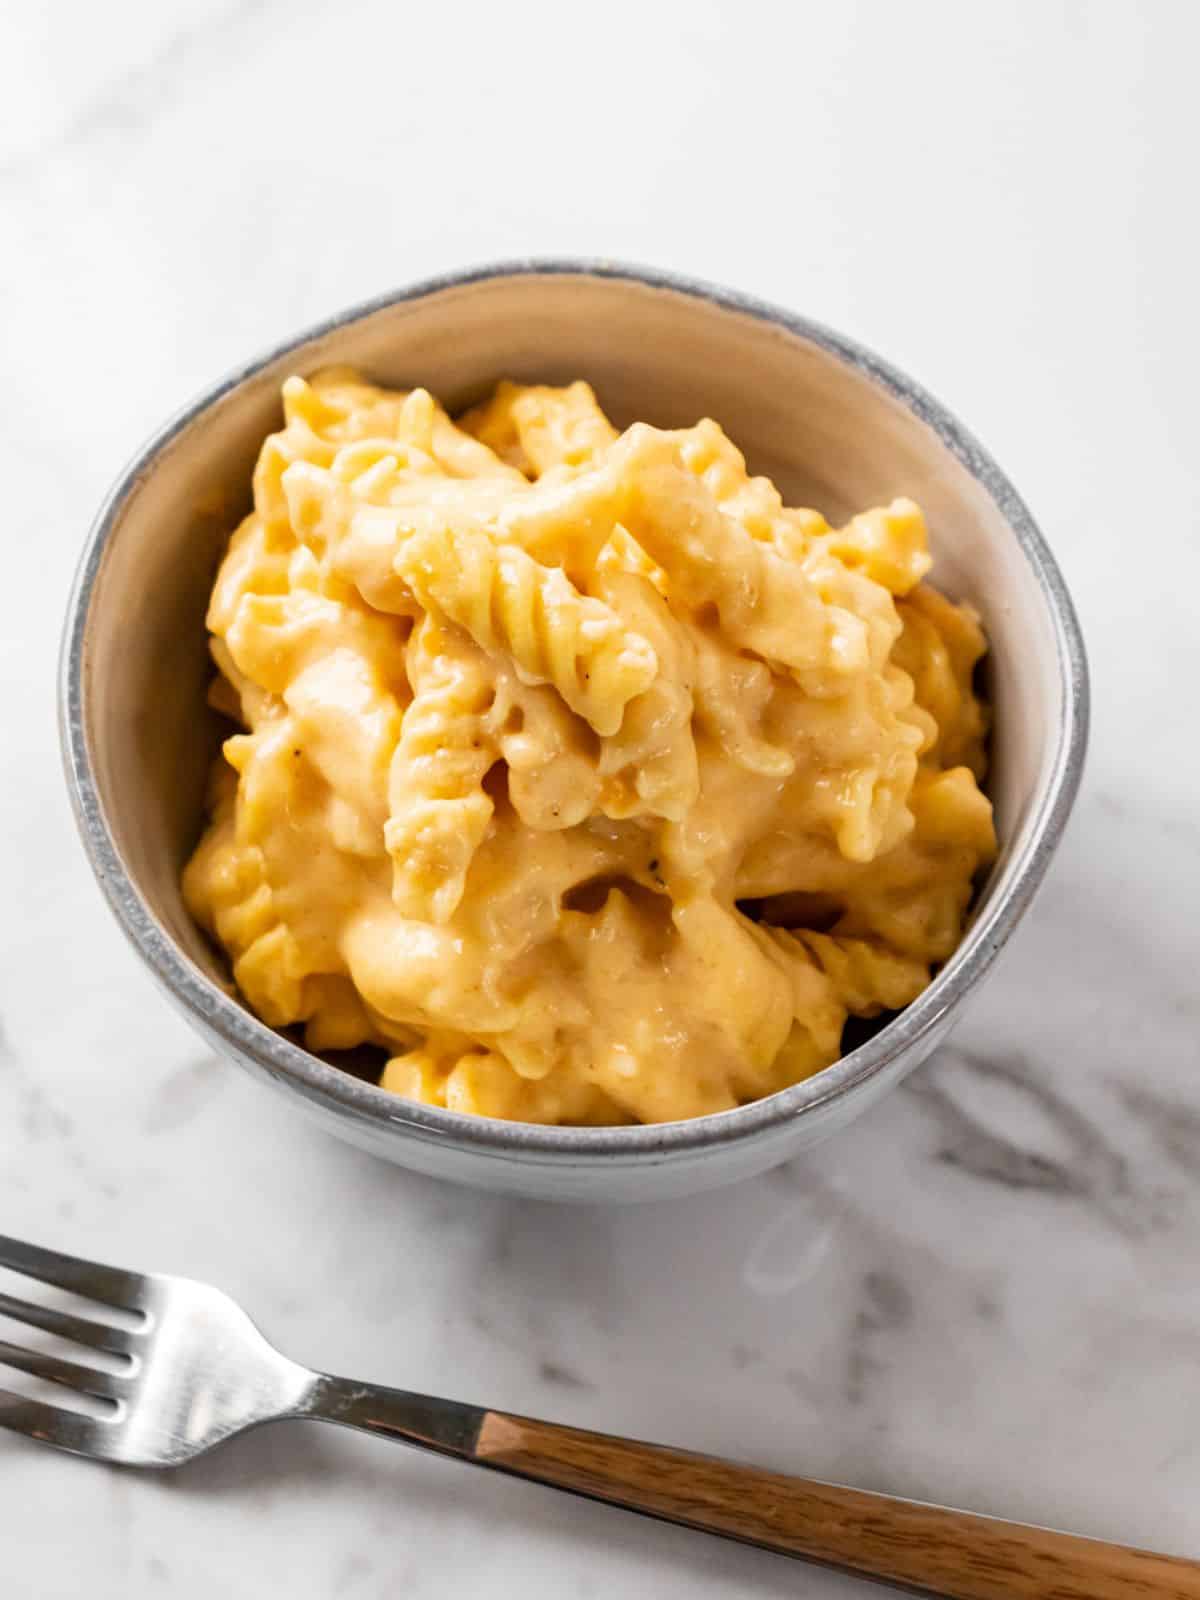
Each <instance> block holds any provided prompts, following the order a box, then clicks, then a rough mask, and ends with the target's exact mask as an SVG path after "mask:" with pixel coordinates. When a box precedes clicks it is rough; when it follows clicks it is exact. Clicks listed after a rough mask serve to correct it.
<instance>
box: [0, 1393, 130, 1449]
mask: <svg viewBox="0 0 1200 1600" xmlns="http://www.w3.org/2000/svg"><path fill="white" fill-rule="evenodd" d="M107 1426H108V1424H107V1423H104V1422H97V1421H96V1420H95V1418H94V1417H85V1416H83V1414H82V1413H81V1412H78V1411H60V1410H59V1408H58V1407H57V1406H48V1405H46V1404H45V1402H44V1401H42V1400H31V1399H29V1397H28V1396H27V1395H23V1394H13V1393H11V1392H10V1391H9V1390H8V1389H0V1428H8V1429H9V1430H10V1432H12V1433H23V1434H24V1435H25V1436H26V1438H28V1439H41V1440H42V1442H43V1443H44V1444H54V1445H57V1446H58V1447H59V1449H60V1450H74V1451H75V1452H76V1454H78V1455H84V1456H104V1455H106V1454H107V1452H106V1451H105V1449H104V1448H103V1441H104V1435H103V1434H102V1433H100V1431H99V1430H100V1429H101V1428H104V1427H107Z"/></svg>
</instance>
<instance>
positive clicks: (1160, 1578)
mask: <svg viewBox="0 0 1200 1600" xmlns="http://www.w3.org/2000/svg"><path fill="white" fill-rule="evenodd" d="M0 1266H3V1267H7V1268H9V1269H10V1270H11V1271H13V1272H17V1273H22V1274H24V1275H25V1276H27V1277H30V1278H35V1279H38V1280H40V1281H41V1282H42V1283H46V1284H50V1285H53V1286H54V1287H56V1288H58V1289H64V1290H68V1291H70V1292H71V1293H73V1294H75V1295H79V1296H83V1297H85V1298H86V1299H87V1300H89V1301H90V1302H92V1306H91V1307H90V1308H89V1309H90V1314H87V1315H81V1314H77V1313H74V1312H69V1311H65V1310H60V1309H57V1308H54V1307H51V1306H48V1305H45V1304H39V1303H38V1302H36V1301H33V1300H24V1299H19V1298H17V1297H15V1296H13V1295H10V1294H5V1293H0V1317H4V1318H7V1319H9V1320H10V1321H14V1322H18V1323H24V1324H26V1325H27V1326H29V1327H33V1328H40V1329H43V1330H44V1331H46V1332H48V1333H51V1334H55V1335H57V1336H58V1337H60V1338H62V1339H66V1340H70V1341H71V1342H72V1343H74V1344H75V1345H77V1346H78V1347H79V1349H80V1356H79V1359H78V1360H65V1359H63V1358H60V1357H58V1356H54V1355H50V1354H48V1353H47V1352H45V1351H42V1350H33V1349H28V1348H25V1347H24V1346H21V1345H17V1344H11V1343H7V1342H3V1341H0V1365H4V1366H8V1367H10V1368H15V1369H17V1370H19V1371H22V1372H26V1373H29V1374H31V1375H32V1376H34V1377H36V1378H40V1379H43V1380H47V1381H49V1382H50V1383H54V1384H59V1385H61V1386H63V1387H64V1388H65V1389H66V1390H68V1391H74V1392H75V1394H76V1395H87V1396H91V1397H92V1400H93V1401H94V1402H98V1403H99V1406H98V1409H100V1411H101V1412H102V1414H100V1415H87V1414H85V1413H84V1412H82V1411H80V1410H77V1409H72V1408H70V1407H69V1406H61V1407H60V1406H55V1405H49V1404H47V1403H45V1402H44V1401H41V1400H37V1399H34V1398H32V1397H29V1396H25V1395H19V1394H13V1393H10V1392H8V1391H7V1390H3V1389H0V1427H4V1428H8V1429H11V1430H12V1431H14V1432H16V1433H23V1434H27V1435H28V1436H29V1437H30V1438H34V1439H40V1440H43V1441H44V1442H45V1443H47V1444H52V1445H57V1446H58V1447H59V1448H60V1449H63V1450H71V1451H74V1452H75V1453H76V1454H78V1455H84V1456H90V1457H92V1458H93V1459H95V1460H98V1461H107V1462H113V1463H116V1464H118V1465H121V1466H138V1467H171V1466H177V1465H179V1464H180V1463H181V1462H184V1461H190V1460H191V1459H192V1457H193V1456H198V1455H200V1454H202V1453H203V1452H204V1451H206V1450H211V1449H212V1448H213V1446H214V1445H218V1444H220V1443H222V1441H223V1440H225V1439H230V1438H232V1437H233V1436H234V1434H238V1433H242V1432H244V1431H245V1430H246V1429H248V1428H254V1427H258V1426H259V1425H260V1424H262V1423H264V1422H277V1421H283V1420H285V1419H289V1418H301V1419H315V1420H319V1421H322V1422H337V1423H342V1424H344V1425H346V1426H348V1427H351V1428H363V1429H365V1430H367V1431H368V1432H370V1433H378V1434H383V1435H385V1436H386V1437H388V1438H391V1439H399V1440H402V1441H403V1442H404V1443H406V1444H412V1445H417V1446H419V1447H420V1448H422V1449H425V1450H435V1451H438V1452H440V1453H441V1454H443V1455H450V1456H457V1457H459V1458H460V1459H461V1460H463V1461H469V1462H473V1463H474V1464H475V1465H477V1466H483V1467H489V1468H491V1469H492V1470H494V1471H499V1472H505V1473H509V1474H511V1475H513V1476H516V1477H521V1478H529V1479H533V1480H535V1481H537V1482H541V1483H547V1484H551V1485H553V1486H555V1487H556V1488H560V1489H567V1490H569V1491H571V1492H572V1493H575V1494H580V1495H585V1496H587V1497H588V1498H590V1499H594V1500H604V1501H608V1502H609V1503H610V1504H613V1505H618V1506H623V1507H625V1508H626V1509H627V1510H630V1511H638V1512H641V1513H643V1514H645V1515H648V1516H653V1517H659V1518H661V1519H663V1520H665V1521H668V1522H676V1523H681V1524H683V1525H684V1526H686V1527H691V1528H698V1529H702V1530H704V1531H706V1532H708V1533H716V1534H720V1535H722V1536H724V1537H725V1538H731V1539H738V1540H741V1541H743V1542H744V1543H748V1544H755V1545H759V1546H762V1547H763V1548H765V1549H769V1550H776V1551H779V1552H780V1553H782V1554H785V1555H793V1556H802V1557H805V1558H807V1559H809V1560H814V1561H820V1562H823V1563H825V1564H826V1565H830V1566H835V1567H838V1568H841V1569H843V1570H845V1571H849V1572H855V1573H858V1574H860V1575H862V1576H864V1577H872V1578H876V1579H882V1580H884V1581H888V1582H892V1583H897V1584H903V1585H905V1586H906V1587H908V1588H909V1589H910V1590H911V1589H913V1588H916V1589H917V1590H918V1591H919V1592H923V1593H926V1594H933V1595H941V1596H948V1597H951V1600H1013V1597H1020V1596H1026V1597H1030V1600H1032V1597H1033V1596H1045V1595H1047V1594H1050V1593H1057V1594H1068V1593H1071V1594H1080V1595H1088V1596H1089V1597H1091V1600H1146V1597H1147V1596H1150V1595H1155V1596H1165V1597H1168V1600H1200V1563H1197V1562H1193V1561H1186V1560H1180V1559H1177V1558H1174V1557H1171V1556H1160V1555H1154V1554H1151V1553H1150V1552H1148V1551H1142V1550H1132V1549H1128V1548H1126V1547H1123V1546H1119V1545H1112V1544H1104V1543H1101V1542H1099V1541H1097V1540H1091V1539H1081V1538H1076V1537H1074V1536H1072V1535H1070V1534H1063V1533H1054V1532H1051V1531H1049V1530H1047V1529H1043V1528H1030V1527H1025V1526H1023V1525H1021V1524H1018V1523H1010V1522H1000V1521H997V1520H996V1519H994V1518H991V1517H979V1516H974V1515H972V1514H971V1513H969V1512H964V1511H951V1510H947V1509H945V1508H942V1507H938V1506H930V1505H924V1504H921V1503H919V1502H917V1501H912V1500H899V1499H895V1498H892V1497H891V1496H887V1495H878V1494H869V1493H866V1492H864V1491H862V1490H858V1489H847V1488H843V1487H841V1486H839V1485H835V1484H827V1483H819V1482H816V1481H814V1480H811V1479H805V1478H793V1477H788V1476H785V1475H784V1474H782V1473H775V1472H765V1471H762V1470H760V1469H758V1468H756V1467H748V1466H742V1465H740V1464H737V1463H734V1462H728V1461H718V1460H715V1459H714V1458H713V1457H711V1456H700V1455H692V1454H690V1453H688V1452H686V1451H682V1450H672V1449H668V1448H666V1447H664V1446H661V1445H652V1444H641V1443H638V1442H636V1441H634V1440H629V1439H618V1438H614V1437H612V1436H611V1435H607V1434H600V1433H589V1432H586V1431H584V1430H583V1429H580V1428H567V1427H562V1426H560V1425H558V1424H555V1423H548V1422H537V1421H534V1420H533V1419H531V1418H528V1417H518V1416H512V1415H510V1414H509V1413H507V1412H503V1411H492V1410H487V1409H485V1408H483V1407H482V1406H471V1405H462V1404H460V1403H459V1402H457V1401H454V1400H439V1399H435V1398H433V1397H432V1396H430V1395H422V1394H412V1393H410V1392H409V1391H407V1390H404V1389H387V1388H383V1387H382V1386H380V1385H378V1384H367V1383H355V1382H352V1381H351V1380H349V1379H347V1378H336V1377H332V1376H330V1375H329V1374H327V1373H321V1372H312V1371H310V1370H309V1369H308V1368H307V1367H301V1366H297V1364H296V1363H295V1362H294V1361H289V1360H288V1359H287V1357H286V1356H282V1355H280V1354H279V1353H278V1351H276V1350H274V1349H273V1348H272V1347H271V1346H270V1345H269V1344H268V1343H267V1341H266V1340H265V1339H264V1338H263V1336H262V1334H260V1333H259V1331H258V1329H257V1328H256V1327H255V1326H254V1324H253V1323H252V1322H251V1321H250V1319H249V1317H248V1316H247V1315H246V1313H245V1312H244V1311H243V1310H242V1309H241V1307H240V1306H238V1305H236V1304H235V1303H234V1301H232V1300H231V1299H230V1298H229V1297H228V1296H227V1295H224V1294H222V1293H221V1292H220V1290H218V1289H214V1288H212V1287H210V1286H209V1285H208V1284H204V1283H196V1282H194V1281H193V1280H191V1279H190V1278H176V1277H166V1276H163V1275H161V1274H158V1273H139V1272H125V1271H122V1270H121V1269H119V1268H116V1267H104V1266H100V1265H98V1264H97V1263H96V1262H93V1261H82V1260H79V1259H78V1258H77V1257H75V1256H67V1255H60V1254H59V1253H58V1252H57V1251H53V1250H44V1249H41V1248H39V1247H38V1246H36V1245H31V1244H24V1243H22V1242H21V1241H20V1240H18V1239H11V1238H8V1237H6V1236H4V1235H0ZM114 1313H115V1314H116V1316H115V1320H114V1315H113V1314H114ZM130 1314H132V1315H130ZM118 1324H122V1325H118ZM98 1352H103V1353H104V1354H103V1355H101V1356H100V1357H99V1362H98V1361H97V1353H98ZM89 1353H90V1355H91V1359H89ZM105 1357H107V1358H108V1363H107V1365H105ZM114 1367H115V1368H116V1370H112V1369H113V1368H114Z"/></svg>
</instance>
